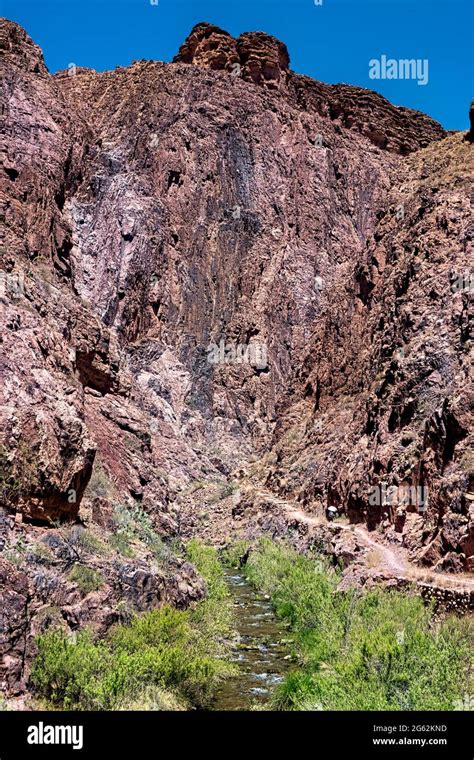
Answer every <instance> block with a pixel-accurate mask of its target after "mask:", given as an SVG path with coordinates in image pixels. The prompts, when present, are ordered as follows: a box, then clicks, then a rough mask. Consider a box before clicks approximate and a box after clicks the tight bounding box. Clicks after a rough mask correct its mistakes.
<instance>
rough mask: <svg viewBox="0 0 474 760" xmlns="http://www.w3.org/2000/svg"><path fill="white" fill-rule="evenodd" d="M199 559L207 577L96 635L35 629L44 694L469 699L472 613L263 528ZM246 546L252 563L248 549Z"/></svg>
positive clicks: (189, 705)
mask: <svg viewBox="0 0 474 760" xmlns="http://www.w3.org/2000/svg"><path fill="white" fill-rule="evenodd" d="M247 548H248V547H246V546H245V545H242V544H239V545H236V546H234V547H233V548H231V549H229V550H227V551H225V552H224V553H223V555H222V558H221V559H222V561H220V559H219V557H218V554H217V552H216V551H215V550H214V549H212V548H209V547H206V546H204V545H203V544H201V543H200V542H198V541H195V540H193V541H191V542H190V543H189V544H188V546H187V548H186V556H187V559H188V560H189V561H190V562H192V563H193V564H194V566H195V567H196V568H197V570H198V571H199V572H200V574H201V575H202V576H203V578H204V579H205V580H206V583H207V595H206V597H205V598H204V599H203V600H202V601H201V602H199V603H197V604H196V605H195V606H194V607H192V608H189V609H187V610H176V609H173V608H171V607H163V608H160V609H158V610H154V611H152V612H147V613H142V614H139V615H136V616H135V617H133V619H132V620H131V622H129V623H128V624H121V625H116V626H115V627H114V628H112V629H111V630H110V631H109V633H108V635H107V636H106V637H105V638H103V639H101V640H95V639H94V638H93V637H92V635H91V633H90V632H88V631H87V630H83V631H81V632H79V633H78V634H77V636H76V637H75V638H71V636H70V635H69V636H68V635H67V634H66V633H65V632H64V631H62V630H52V631H48V632H46V633H45V634H43V635H41V636H39V637H38V639H37V646H38V655H37V657H36V659H35V662H34V665H33V669H32V674H31V681H32V684H33V685H34V688H35V691H36V696H37V698H38V699H39V700H40V702H39V706H42V707H45V708H48V707H53V708H56V709H57V708H59V709H73V710H118V709H129V710H189V709H207V710H209V709H210V710H250V709H273V710H460V709H463V708H464V706H465V705H466V704H469V698H468V697H469V694H472V692H473V684H472V680H471V681H470V678H471V679H472V672H473V667H472V666H473V658H472V649H471V646H470V643H471V641H472V627H471V621H470V619H469V618H468V617H458V616H455V615H453V614H451V615H447V616H445V617H444V618H442V619H437V618H435V616H434V614H433V609H432V608H431V607H429V606H426V605H425V604H424V603H423V601H422V600H421V599H420V598H419V597H417V596H415V595H413V596H410V595H409V594H402V593H400V592H398V591H388V590H383V589H381V588H377V589H371V590H368V591H367V592H361V591H345V592H339V591H337V585H338V583H339V581H340V573H339V571H338V570H337V569H335V568H333V567H331V566H330V564H329V562H328V561H327V560H326V559H324V558H321V557H318V556H317V555H314V556H311V555H304V556H303V555H300V554H298V553H297V552H295V551H294V550H293V549H292V548H290V547H289V546H286V545H285V544H282V543H275V542H272V541H270V540H267V539H262V540H261V541H260V542H259V543H258V544H257V546H255V547H254V548H253V549H252V551H250V553H249V552H247V551H246V549H247ZM243 555H244V556H245V557H246V558H247V557H248V559H247V561H246V563H245V564H244V566H243V567H242V568H240V562H239V558H240V557H242V556H243Z"/></svg>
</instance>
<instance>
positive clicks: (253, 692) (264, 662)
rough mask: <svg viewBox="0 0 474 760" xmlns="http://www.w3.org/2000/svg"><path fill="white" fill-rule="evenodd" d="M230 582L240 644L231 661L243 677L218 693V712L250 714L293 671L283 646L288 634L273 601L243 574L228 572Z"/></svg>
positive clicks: (239, 676)
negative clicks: (242, 711)
mask: <svg viewBox="0 0 474 760" xmlns="http://www.w3.org/2000/svg"><path fill="white" fill-rule="evenodd" d="M226 581H227V583H228V585H229V589H230V592H231V594H232V597H233V599H234V607H235V625H236V629H237V638H236V643H235V646H234V649H233V652H232V655H231V658H230V659H231V661H232V662H234V663H235V664H236V665H237V666H238V668H239V673H238V674H237V675H236V676H233V677H232V678H228V679H227V680H226V681H225V682H224V683H223V684H222V686H221V688H220V689H219V690H218V692H217V694H216V699H215V702H214V705H213V709H214V710H249V709H251V708H252V707H253V706H255V707H260V708H262V707H264V706H265V704H266V703H267V702H268V700H269V698H270V696H271V694H272V692H273V690H274V689H275V687H276V686H277V685H278V684H279V683H280V682H281V681H282V680H283V678H284V676H285V675H286V673H288V672H289V670H290V669H291V663H290V662H289V661H288V660H287V659H285V657H286V656H287V655H288V648H287V647H286V646H285V644H284V643H282V639H284V638H285V634H287V633H288V631H287V629H286V628H285V627H284V625H283V624H282V623H281V622H280V621H279V620H277V618H276V617H275V613H274V612H273V607H272V605H271V602H270V600H269V599H265V598H264V597H262V596H261V595H260V594H259V593H258V591H256V590H255V588H254V587H253V586H252V585H251V584H250V583H249V582H248V581H247V579H246V578H245V576H244V575H243V573H242V572H239V571H238V570H227V571H226Z"/></svg>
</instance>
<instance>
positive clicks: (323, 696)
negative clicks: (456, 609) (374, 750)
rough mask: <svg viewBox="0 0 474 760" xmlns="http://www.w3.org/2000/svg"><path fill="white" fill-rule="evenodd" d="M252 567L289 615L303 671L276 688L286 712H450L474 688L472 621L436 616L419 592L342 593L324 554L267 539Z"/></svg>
mask: <svg viewBox="0 0 474 760" xmlns="http://www.w3.org/2000/svg"><path fill="white" fill-rule="evenodd" d="M246 573H247V575H248V577H249V579H250V581H251V582H252V583H254V584H255V585H256V586H257V587H258V588H259V589H261V590H262V591H263V592H264V593H267V594H270V595H271V597H272V601H273V604H274V607H275V610H276V612H277V614H278V615H279V616H281V617H282V618H284V619H285V620H287V621H288V623H289V624H290V626H291V629H292V633H293V640H294V644H293V647H294V652H293V654H294V655H295V656H296V658H297V661H298V662H299V664H300V668H301V669H299V670H297V671H295V672H292V673H291V674H290V675H289V676H287V677H286V679H285V681H284V682H283V684H282V685H281V686H280V687H279V688H278V689H277V690H276V693H275V697H274V707H275V708H277V709H283V710H453V709H455V705H456V703H457V701H458V700H459V699H460V698H461V697H462V694H463V693H465V692H466V690H467V691H469V690H470V691H472V686H471V688H470V689H469V687H468V686H467V684H468V683H469V675H470V672H472V670H471V668H472V651H471V650H470V646H469V641H470V637H471V638H472V630H471V622H470V621H469V620H468V619H466V618H459V617H456V616H454V615H449V616H447V617H446V618H445V619H444V620H443V621H436V620H435V619H434V618H433V612H432V608H430V607H427V606H425V605H424V603H423V601H422V600H421V599H420V598H419V597H417V596H411V595H407V594H402V593H400V592H397V591H386V590H383V589H380V588H377V589H374V590H371V591H369V592H366V593H362V592H359V593H356V592H355V591H351V592H338V591H336V586H337V584H338V581H339V580H340V575H339V573H338V572H336V571H334V570H333V569H331V568H329V567H328V566H327V564H326V563H325V562H324V560H321V559H320V558H318V559H316V558H315V557H311V556H306V557H304V556H301V555H298V554H297V553H296V552H295V551H294V550H293V549H291V548H288V547H285V546H283V545H281V544H276V543H273V542H271V541H262V542H261V543H260V546H259V548H258V549H257V550H256V551H254V552H252V553H251V555H250V558H249V561H248V564H247V566H246Z"/></svg>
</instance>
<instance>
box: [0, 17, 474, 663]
mask: <svg viewBox="0 0 474 760" xmlns="http://www.w3.org/2000/svg"><path fill="white" fill-rule="evenodd" d="M0 44H1V47H2V50H3V53H4V64H3V70H4V73H3V83H2V87H3V104H2V111H3V115H4V117H5V127H4V135H3V136H4V143H5V147H4V152H3V172H2V176H1V204H2V210H1V213H2V219H3V222H4V225H5V240H4V244H3V248H2V251H1V259H2V261H1V267H2V272H1V276H2V279H1V282H0V286H1V292H0V295H1V305H2V321H3V323H4V329H3V331H2V353H3V359H2V361H3V368H2V395H3V398H2V430H3V441H2V445H1V459H2V500H3V506H4V509H5V514H6V518H5V520H4V522H3V534H4V542H6V543H8V541H11V540H18V536H19V535H20V534H21V536H23V539H24V540H26V541H28V540H29V539H28V536H30V535H31V531H33V529H35V530H39V531H46V533H48V531H49V530H51V528H48V525H49V526H50V525H51V524H52V523H51V521H59V522H61V521H68V520H69V521H74V520H76V519H77V518H78V517H79V519H81V520H83V521H86V522H87V521H89V522H90V524H95V525H98V526H99V527H100V525H101V524H103V522H104V521H105V522H107V521H110V519H111V514H112V512H113V508H114V505H115V504H117V503H128V504H129V505H132V506H133V508H139V509H140V510H142V511H144V512H146V513H148V514H149V515H150V519H151V520H152V522H153V524H154V526H155V528H156V530H158V531H159V532H160V533H162V534H163V535H168V536H176V535H181V534H182V533H183V531H185V530H189V526H190V525H194V523H193V515H194V518H195V516H196V515H195V513H196V509H197V506H196V507H195V506H194V505H195V504H196V503H197V502H196V501H195V496H194V494H195V492H196V490H197V484H202V483H204V482H205V483H209V482H212V484H213V486H215V485H216V484H221V485H222V487H223V488H225V487H226V486H225V483H226V481H227V480H228V479H232V478H233V477H234V476H235V475H236V473H237V474H238V475H239V477H240V478H241V479H242V478H244V479H248V480H249V482H253V483H254V484H256V485H257V484H258V485H262V486H263V485H264V486H266V487H269V488H271V489H272V490H273V491H274V492H275V493H278V494H281V495H284V496H287V497H291V498H292V499H294V500H296V501H299V502H300V503H301V506H302V507H304V508H305V509H307V510H310V511H312V512H313V513H315V514H318V513H320V514H322V515H323V514H324V510H325V508H327V506H328V505H336V506H337V507H338V509H339V510H340V511H342V512H344V513H346V514H347V515H348V516H349V518H350V520H351V521H353V522H362V521H363V522H365V523H366V524H367V525H368V526H369V528H371V529H372V528H375V527H380V528H381V529H382V528H383V529H384V530H385V532H386V533H387V535H388V536H391V537H392V538H393V539H394V540H399V541H400V540H401V541H403V542H404V543H405V544H406V545H407V546H408V547H409V549H410V550H411V552H412V554H413V557H414V559H416V560H417V561H420V562H423V563H426V564H429V565H434V566H436V568H437V569H451V570H455V571H462V570H466V569H468V568H469V567H471V569H472V564H471V565H470V563H472V555H473V554H474V537H473V532H472V511H471V513H470V508H471V510H472V507H471V505H472V504H473V499H474V493H473V491H474V488H473V462H472V410H470V407H469V390H468V389H469V380H470V375H469V372H470V364H469V357H470V349H471V346H472V336H471V334H470V332H469V330H470V322H469V320H470V318H472V314H471V313H470V308H472V300H471V299H472V279H470V278H472V275H470V274H469V261H471V262H472V217H471V214H472V209H471V201H470V194H471V193H472V185H471V184H470V183H472V178H473V168H472V146H471V143H470V142H469V141H468V140H465V139H464V136H463V135H460V134H454V135H449V136H448V135H446V133H445V132H444V130H443V129H442V127H441V126H440V125H439V124H437V123H436V122H434V121H433V120H432V119H430V118H428V117H427V116H425V115H423V114H420V113H417V112H414V111H410V110H409V109H405V108H400V107H395V106H393V105H391V104H390V103H389V102H388V101H386V100H385V99H384V98H382V97H381V96H379V95H377V94H376V93H373V92H370V91H366V90H362V89H360V88H356V87H350V86H347V85H336V86H330V85H324V84H321V83H319V82H315V81H313V80H311V79H309V78H307V77H302V76H299V75H297V74H295V73H293V72H292V71H291V70H290V68H289V56H288V51H287V49H286V47H285V45H284V44H283V43H281V42H279V41H278V40H275V39H274V38H272V37H269V36H268V35H265V34H262V33H250V34H244V35H242V36H241V37H239V39H237V40H235V39H233V38H232V37H231V36H230V35H228V34H227V33H226V32H224V31H222V30H220V29H218V28H216V27H214V26H211V25H208V24H199V25H198V26H197V27H195V28H194V29H193V30H192V32H191V34H190V36H189V38H188V39H187V40H186V42H185V43H184V44H183V46H182V47H181V49H180V51H179V53H178V55H177V56H176V58H175V60H174V62H173V63H171V64H164V63H161V62H154V61H139V62H135V63H133V64H132V65H131V66H130V67H128V68H118V69H116V70H115V71H111V72H104V73H97V72H95V71H93V70H90V69H80V68H78V69H74V68H72V69H69V70H68V71H66V72H60V73H58V74H55V75H50V74H49V73H48V71H47V70H46V68H45V65H44V62H43V58H42V54H41V51H40V50H39V48H38V47H37V46H36V45H34V44H33V42H32V41H31V40H30V39H29V37H28V36H27V35H26V33H25V32H24V31H23V30H22V29H21V28H19V27H18V26H17V25H16V24H13V23H11V22H8V21H5V22H3V24H2V30H1V38H0ZM469 257H471V259H469ZM248 352H250V354H248ZM249 355H250V359H249ZM252 356H253V357H257V360H252ZM383 484H385V485H386V486H387V487H397V488H400V487H402V486H403V487H404V486H406V487H412V488H415V489H416V488H420V489H426V493H427V494H428V497H427V499H426V500H424V502H423V503H422V505H421V506H422V509H420V504H419V503H417V504H414V503H412V502H409V503H403V500H400V499H399V498H398V497H397V494H395V496H394V498H393V499H392V500H391V503H390V504H388V505H387V504H383V499H382V501H381V500H380V499H379V500H378V503H377V499H373V498H372V497H373V494H374V489H377V488H379V487H380V488H381V487H382V485H383ZM219 487H220V486H219ZM423 493H425V491H423ZM400 501H402V503H400ZM374 502H375V503H374ZM15 513H16V515H17V517H16V523H15V522H12V521H11V519H10V515H14V514H15ZM216 519H218V516H217V515H216ZM22 521H23V523H22ZM198 522H199V521H197V527H196V529H198ZM55 524H56V523H55ZM34 525H36V526H37V527H36V528H34ZM57 529H58V527H57V525H56V527H53V528H52V530H57ZM12 536H13V537H15V536H16V538H13V539H12ZM23 539H22V540H23ZM470 557H471V559H469V558H470ZM2 567H3V566H2ZM135 570H136V568H135ZM102 571H103V572H104V573H105V572H106V570H104V569H102ZM107 572H108V571H107ZM117 572H118V571H117V570H116V569H115V570H110V578H112V577H113V578H115V577H116V575H117ZM25 573H26V574H25V576H23V575H21V573H20V572H18V573H16V571H15V573H13V574H12V578H13V579H14V583H13V582H12V590H11V593H12V594H13V593H15V594H17V595H19V597H15V599H16V600H17V601H16V602H15V603H14V606H15V609H16V607H17V606H18V608H19V607H21V606H22V604H23V602H21V601H18V599H19V598H20V597H22V594H23V596H25V595H26V596H25V598H28V594H29V595H30V596H31V594H32V593H33V592H32V590H31V582H32V581H31V577H29V576H28V572H27V571H25ZM28 578H29V579H28ZM111 583H112V581H111ZM193 583H194V586H193ZM193 583H191V585H190V588H191V586H193V588H195V590H194V591H193V592H192V593H191V595H190V598H192V596H193V594H199V593H202V590H201V591H200V590H199V584H198V581H197V580H196V581H195V582H193ZM25 584H26V585H25ZM28 584H30V586H28ZM196 584H197V585H196ZM112 585H113V583H112ZM17 587H18V588H17ZM25 588H29V591H28V592H26V591H25V592H24V593H23V591H22V589H25ZM15 589H16V590H15ZM8 593H10V592H8ZM22 598H23V597H22ZM58 598H59V597H58ZM159 598H160V596H159V595H157V596H156V599H155V601H156V603H159ZM17 602H18V604H17ZM64 603H65V602H64V599H63V598H62V597H61V601H60V602H58V604H59V606H61V605H64ZM25 604H26V602H25ZM24 608H25V607H24ZM25 609H26V608H25ZM25 614H26V613H25ZM28 614H30V613H28ZM25 620H26V618H25ZM14 630H15V631H18V630H19V627H18V626H16V625H15V626H14ZM7 649H8V647H7ZM15 672H16V671H15Z"/></svg>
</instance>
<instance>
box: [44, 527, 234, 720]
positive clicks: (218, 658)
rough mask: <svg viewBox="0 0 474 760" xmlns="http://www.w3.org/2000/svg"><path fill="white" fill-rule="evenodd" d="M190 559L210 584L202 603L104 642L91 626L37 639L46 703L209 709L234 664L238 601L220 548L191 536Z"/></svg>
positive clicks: (157, 613)
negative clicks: (231, 592) (232, 647)
mask: <svg viewBox="0 0 474 760" xmlns="http://www.w3.org/2000/svg"><path fill="white" fill-rule="evenodd" d="M186 553H187V558H188V559H189V561H191V562H192V563H193V564H194V565H195V567H196V568H197V570H198V571H199V572H200V573H201V575H202V576H203V577H204V579H205V580H206V582H207V596H206V598H205V599H204V600H203V601H201V602H199V603H198V604H197V605H196V606H195V607H194V608H190V609H188V610H176V609H173V608H171V607H162V608H160V609H158V610H153V611H152V612H147V613H143V614H140V615H136V616H135V617H134V618H133V619H132V621H131V622H130V623H129V624H128V625H117V626H115V627H114V628H112V629H111V630H110V632H109V634H108V635H107V636H106V638H104V639H102V640H99V641H96V640H94V639H93V638H92V635H91V633H90V632H88V631H87V630H84V631H82V632H80V633H79V634H77V637H76V638H75V639H72V638H71V637H70V636H68V635H67V634H66V633H65V632H64V631H62V630H53V631H48V632H47V633H45V634H43V635H41V636H39V637H38V639H37V646H38V655H37V657H36V659H35V662H34V665H33V670H32V674H31V681H32V684H33V686H34V688H35V691H36V695H37V697H38V698H39V699H40V700H43V706H44V707H46V708H47V707H55V708H59V709H68V710H121V709H124V710H186V709H193V708H198V709H207V708H209V707H210V706H211V704H212V701H213V698H214V695H215V692H216V689H217V687H218V686H219V684H220V683H221V682H222V680H223V679H225V678H226V677H229V676H230V675H232V674H233V673H234V672H235V670H236V668H235V666H234V665H233V664H232V663H230V662H229V654H230V645H229V643H228V642H229V641H230V640H231V638H232V633H233V628H232V620H233V612H232V601H231V599H230V596H229V592H228V588H227V584H226V582H225V579H224V572H223V569H222V566H221V564H220V562H219V560H218V557H217V553H216V551H215V550H214V549H212V548H209V547H206V546H203V545H202V544H201V543H199V542H198V541H191V542H190V543H189V544H188V547H187V552H186Z"/></svg>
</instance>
